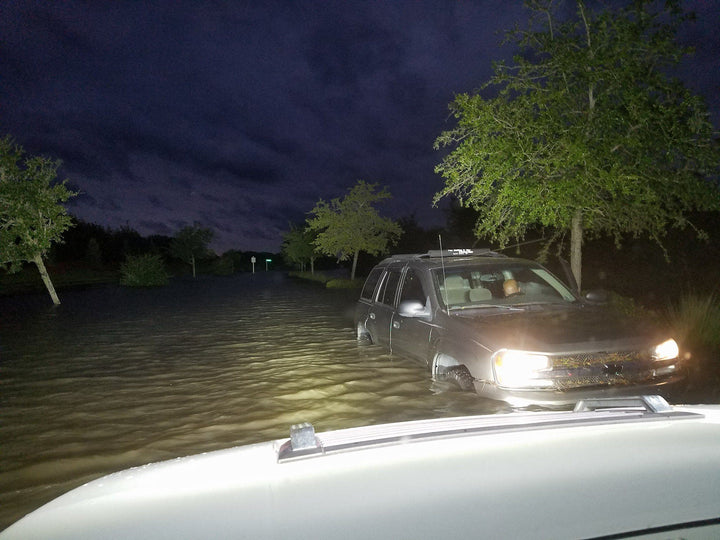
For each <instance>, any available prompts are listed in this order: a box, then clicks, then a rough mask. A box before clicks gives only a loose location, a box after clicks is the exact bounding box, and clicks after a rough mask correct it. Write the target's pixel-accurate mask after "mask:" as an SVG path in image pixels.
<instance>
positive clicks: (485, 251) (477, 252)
mask: <svg viewBox="0 0 720 540" xmlns="http://www.w3.org/2000/svg"><path fill="white" fill-rule="evenodd" d="M441 257H446V258H452V257H507V255H503V254H502V253H498V252H497V251H492V250H491V249H489V248H480V249H477V248H474V249H431V250H429V251H428V252H427V253H407V254H400V255H392V256H391V257H389V258H390V259H395V260H410V259H412V260H416V259H439V258H441Z"/></svg>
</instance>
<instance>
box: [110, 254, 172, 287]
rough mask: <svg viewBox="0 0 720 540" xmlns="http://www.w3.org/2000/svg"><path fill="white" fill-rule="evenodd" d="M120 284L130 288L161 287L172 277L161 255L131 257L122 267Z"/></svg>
mask: <svg viewBox="0 0 720 540" xmlns="http://www.w3.org/2000/svg"><path fill="white" fill-rule="evenodd" d="M120 276H121V277H120V284H121V285H127V286H128V287H159V286H162V285H167V283H168V278H169V277H170V276H169V275H168V273H167V272H166V271H165V264H164V263H163V260H162V257H160V255H152V254H149V253H146V254H144V255H130V256H128V257H127V259H126V260H125V262H124V263H123V264H122V266H121V267H120Z"/></svg>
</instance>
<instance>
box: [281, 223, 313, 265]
mask: <svg viewBox="0 0 720 540" xmlns="http://www.w3.org/2000/svg"><path fill="white" fill-rule="evenodd" d="M316 238H317V233H316V232H315V231H312V230H310V229H309V228H308V227H307V226H306V227H303V228H300V227H297V226H295V225H291V226H290V230H289V231H288V232H287V233H285V235H284V236H283V243H282V253H283V256H284V257H285V259H286V260H288V261H289V262H292V263H295V264H298V265H300V270H301V271H304V270H305V263H306V262H308V263H310V273H311V274H315V259H316V258H317V251H316V248H315V244H314V243H313V242H315V239H316Z"/></svg>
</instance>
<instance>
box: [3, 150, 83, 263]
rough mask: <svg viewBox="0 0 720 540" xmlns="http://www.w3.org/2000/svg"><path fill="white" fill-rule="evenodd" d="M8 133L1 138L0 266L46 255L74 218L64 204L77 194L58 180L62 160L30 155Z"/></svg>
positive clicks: (33, 259)
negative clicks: (56, 181)
mask: <svg viewBox="0 0 720 540" xmlns="http://www.w3.org/2000/svg"><path fill="white" fill-rule="evenodd" d="M24 154H25V152H24V150H23V148H22V147H21V146H19V145H18V144H16V143H15V142H14V141H13V140H12V138H10V137H9V136H7V137H5V138H3V139H0V267H2V268H5V269H9V270H10V271H11V272H13V271H17V270H19V269H20V268H21V265H22V262H23V261H35V260H36V259H38V258H40V259H42V257H45V256H46V255H47V252H48V250H49V249H50V247H51V246H52V244H53V243H55V242H60V241H61V240H62V234H63V232H64V231H65V230H66V229H68V228H69V227H70V226H71V225H72V218H71V217H70V216H69V215H68V214H67V211H66V210H65V208H64V207H63V206H62V203H64V202H66V201H67V200H68V199H69V198H70V197H73V196H75V195H76V193H73V192H72V191H69V190H68V189H67V188H66V187H65V182H60V183H55V179H56V177H57V170H58V167H59V166H60V161H54V160H51V159H49V158H45V157H29V156H25V155H24Z"/></svg>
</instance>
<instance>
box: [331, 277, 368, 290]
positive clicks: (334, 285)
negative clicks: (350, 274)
mask: <svg viewBox="0 0 720 540" xmlns="http://www.w3.org/2000/svg"><path fill="white" fill-rule="evenodd" d="M362 286H363V280H362V279H331V280H329V281H328V282H327V283H325V287H327V288H328V289H359V288H360V287H362Z"/></svg>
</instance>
